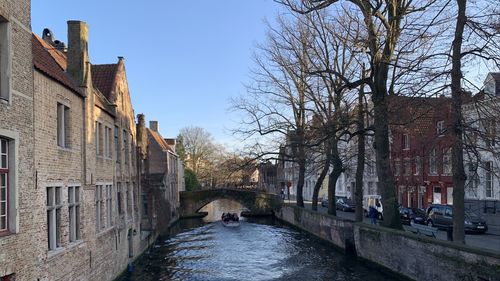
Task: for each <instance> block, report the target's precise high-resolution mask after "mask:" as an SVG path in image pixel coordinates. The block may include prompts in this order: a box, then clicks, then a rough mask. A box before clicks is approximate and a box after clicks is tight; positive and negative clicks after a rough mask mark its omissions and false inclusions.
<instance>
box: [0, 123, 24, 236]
mask: <svg viewBox="0 0 500 281" xmlns="http://www.w3.org/2000/svg"><path fill="white" fill-rule="evenodd" d="M0 138H1V139H3V140H6V141H7V154H8V157H7V166H8V168H9V169H8V175H7V176H8V187H7V189H8V194H7V216H8V218H7V220H8V226H7V229H6V230H3V231H0V237H1V236H5V235H9V234H15V233H18V232H19V219H18V218H19V200H18V198H19V189H18V184H17V183H18V182H19V173H18V172H17V171H18V170H19V169H18V168H19V161H18V155H19V139H20V138H19V132H14V131H10V130H5V129H0Z"/></svg>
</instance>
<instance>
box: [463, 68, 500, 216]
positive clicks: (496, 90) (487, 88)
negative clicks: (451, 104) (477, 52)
mask: <svg viewBox="0 0 500 281" xmlns="http://www.w3.org/2000/svg"><path fill="white" fill-rule="evenodd" d="M463 114H464V116H465V123H466V126H467V129H466V134H465V141H466V149H465V150H464V162H465V163H464V166H465V171H466V173H467V184H466V188H465V199H466V207H467V208H468V209H472V210H473V211H476V212H479V213H500V175H499V173H498V171H499V167H500V136H499V132H500V128H499V124H500V121H498V120H500V73H489V74H488V75H487V76H486V79H485V81H484V87H483V90H482V91H481V92H479V93H477V94H476V95H475V96H474V97H473V98H472V99H471V101H470V102H468V103H466V104H464V106H463Z"/></svg>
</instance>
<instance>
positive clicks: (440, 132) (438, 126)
mask: <svg viewBox="0 0 500 281" xmlns="http://www.w3.org/2000/svg"><path fill="white" fill-rule="evenodd" d="M436 133H437V135H438V136H442V135H444V121H442V120H441V121H438V122H437V123H436Z"/></svg>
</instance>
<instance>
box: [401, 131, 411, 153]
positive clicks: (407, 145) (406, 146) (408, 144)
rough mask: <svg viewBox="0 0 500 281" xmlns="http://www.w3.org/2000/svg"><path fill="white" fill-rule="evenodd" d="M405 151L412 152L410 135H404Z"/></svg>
mask: <svg viewBox="0 0 500 281" xmlns="http://www.w3.org/2000/svg"><path fill="white" fill-rule="evenodd" d="M402 147H403V150H410V135H409V134H403V145H402Z"/></svg>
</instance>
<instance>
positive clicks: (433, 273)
mask: <svg viewBox="0 0 500 281" xmlns="http://www.w3.org/2000/svg"><path fill="white" fill-rule="evenodd" d="M275 216H276V217H277V218H278V219H279V220H281V221H283V222H285V223H288V224H291V225H292V226H295V227H297V228H299V229H301V230H303V231H306V232H308V233H310V234H312V235H314V236H316V237H319V238H321V239H323V240H325V241H327V242H329V243H331V244H332V245H334V246H335V247H336V248H338V249H340V250H341V251H342V252H344V253H346V254H349V255H355V256H357V258H358V259H362V260H364V261H368V264H369V265H372V266H375V267H376V268H378V269H381V270H384V271H387V272H388V273H391V274H393V275H394V276H398V277H400V278H401V279H409V280H418V281H420V280H422V281H424V280H434V281H440V280H443V281H445V280H446V281H449V280H463V281H465V280H471V281H472V280H478V281H484V280H488V281H497V280H500V279H499V278H500V253H499V254H495V253H491V252H487V251H482V250H479V249H476V248H472V247H469V246H467V245H456V244H454V243H451V242H448V241H441V240H436V239H434V238H428V237H425V236H419V235H416V234H413V233H409V232H404V231H398V230H393V229H389V228H384V227H380V226H371V225H367V224H364V223H355V222H352V221H348V220H344V219H339V218H336V217H334V216H330V215H327V214H321V213H319V212H315V211H311V210H308V209H303V208H298V207H295V206H286V205H285V206H283V207H282V208H281V210H279V211H277V212H276V213H275Z"/></svg>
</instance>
